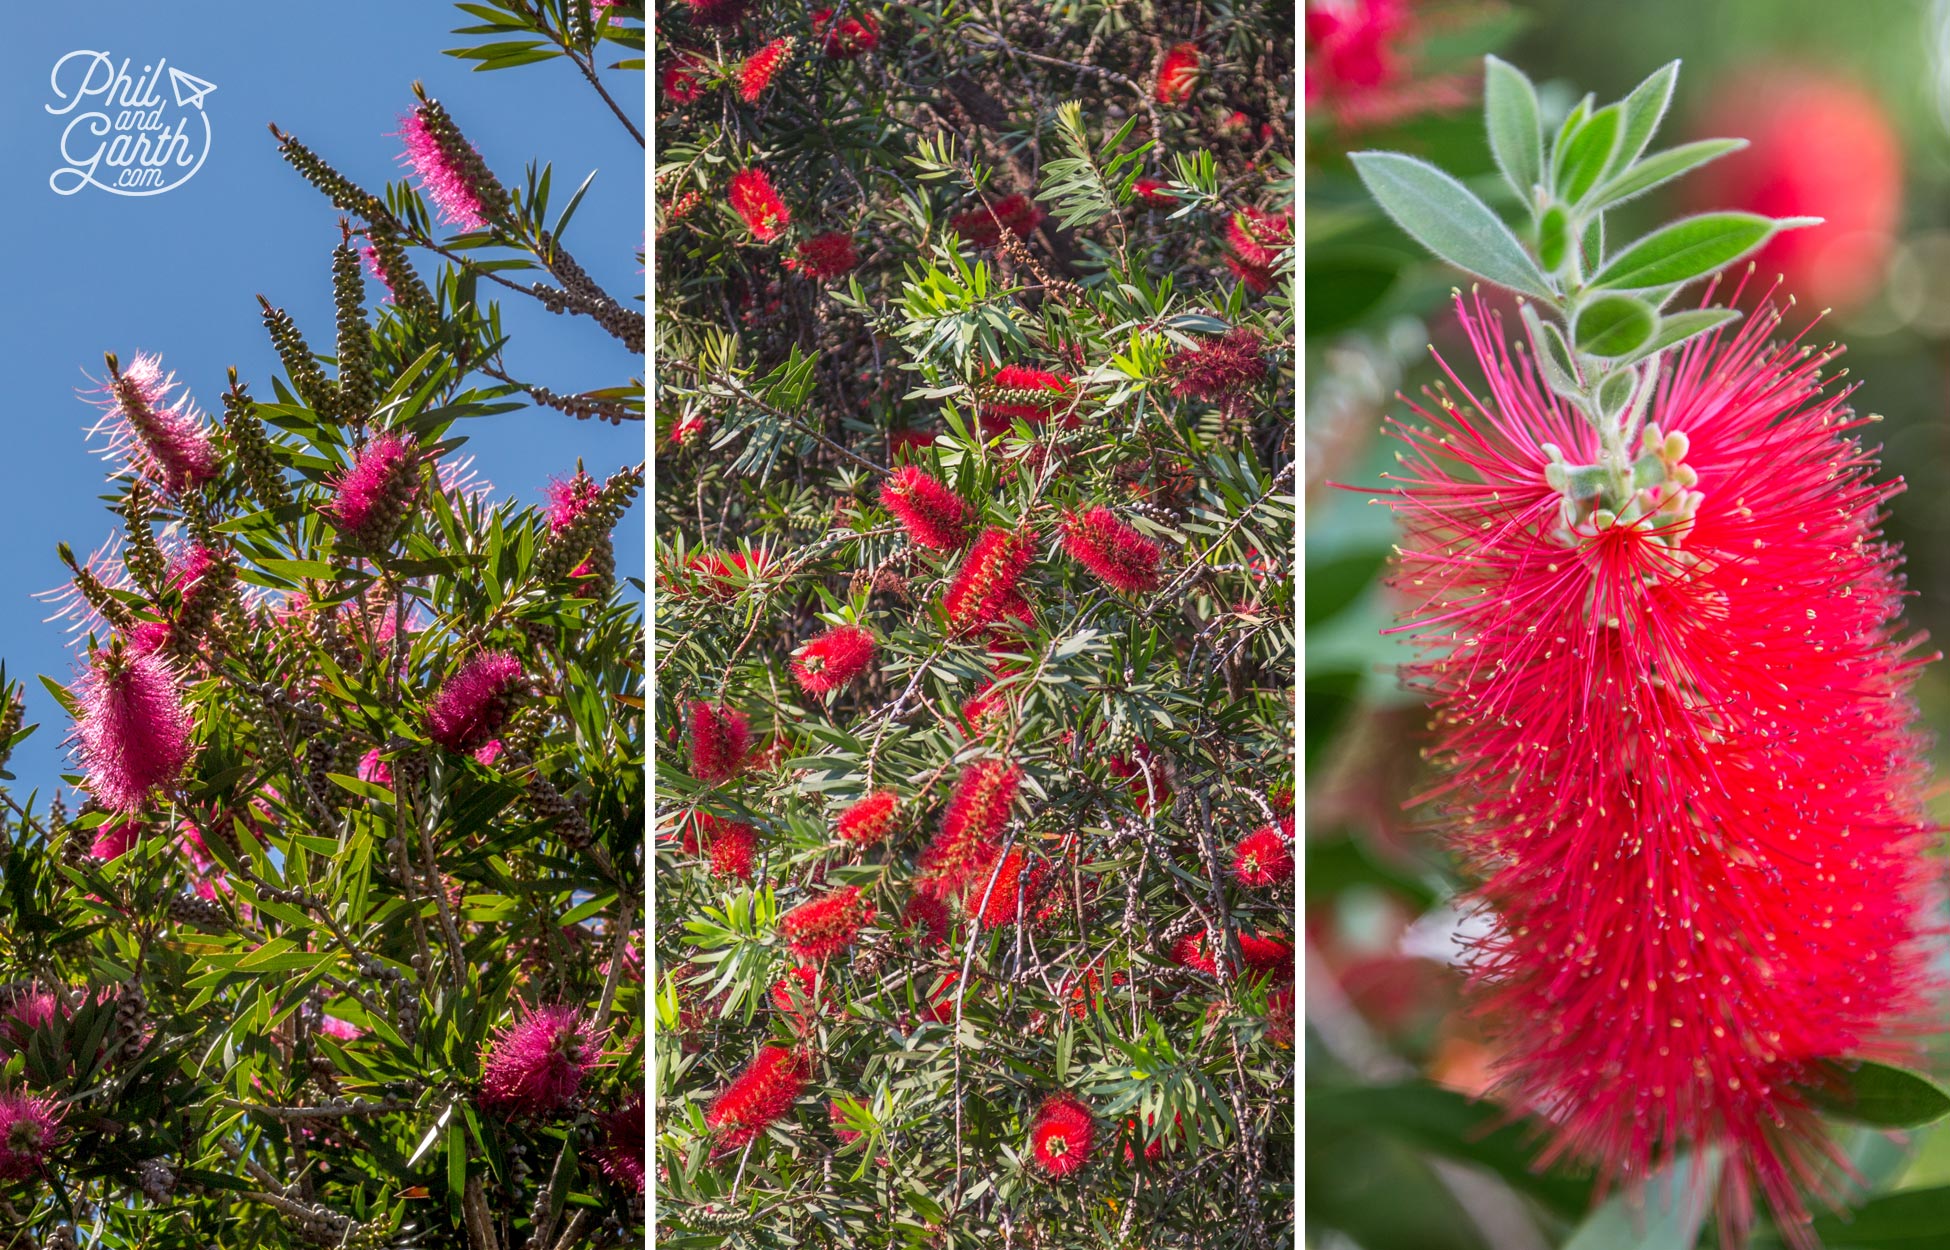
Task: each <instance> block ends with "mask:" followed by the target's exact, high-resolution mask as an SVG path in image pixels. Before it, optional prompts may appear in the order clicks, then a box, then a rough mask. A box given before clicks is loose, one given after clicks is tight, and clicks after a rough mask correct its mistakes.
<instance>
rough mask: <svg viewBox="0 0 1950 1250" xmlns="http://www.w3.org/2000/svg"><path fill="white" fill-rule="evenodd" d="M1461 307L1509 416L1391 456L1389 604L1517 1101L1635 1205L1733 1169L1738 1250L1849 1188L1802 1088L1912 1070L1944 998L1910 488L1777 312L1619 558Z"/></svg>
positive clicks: (1688, 370)
mask: <svg viewBox="0 0 1950 1250" xmlns="http://www.w3.org/2000/svg"><path fill="white" fill-rule="evenodd" d="M1739 294H1740V292H1738V291H1735V292H1734V295H1735V297H1736V298H1737V297H1738V295H1739ZM1457 303H1458V311H1459V313H1460V319H1461V323H1462V325H1463V328H1464V330H1465V331H1466V333H1467V334H1468V337H1469V340H1470V343H1471V346H1472V347H1473V349H1474V350H1475V352H1476V355H1477V358H1478V360H1479V361H1480V363H1481V365H1482V367H1483V370H1484V371H1485V373H1486V374H1487V377H1488V389H1487V391H1480V392H1478V394H1481V395H1482V396H1483V398H1482V399H1481V400H1480V401H1472V404H1471V406H1470V407H1469V408H1466V409H1456V410H1453V411H1451V410H1448V409H1446V408H1441V407H1438V406H1436V405H1430V406H1429V410H1426V411H1425V410H1422V409H1420V408H1418V409H1417V416H1418V417H1419V418H1420V422H1421V423H1420V424H1418V425H1416V426H1413V427H1408V426H1403V427H1398V434H1399V436H1400V437H1401V438H1402V439H1403V441H1404V442H1405V443H1406V444H1407V447H1406V449H1405V451H1404V464H1405V468H1404V470H1403V476H1402V477H1401V478H1400V479H1398V481H1397V485H1396V488H1395V490H1394V492H1393V497H1392V499H1391V503H1392V504H1393V506H1394V508H1395V510H1396V513H1397V516H1398V517H1399V518H1400V519H1401V523H1402V526H1403V536H1402V555H1401V563H1400V567H1399V570H1398V573H1397V576H1396V578H1395V582H1396V584H1397V585H1398V586H1399V587H1400V589H1401V590H1402V591H1403V592H1405V593H1406V594H1408V595H1409V596H1410V598H1411V605H1410V606H1409V607H1408V609H1407V610H1406V611H1405V613H1404V615H1403V618H1402V622H1403V625H1404V627H1405V628H1407V629H1409V630H1411V631H1413V632H1414V633H1416V634H1417V635H1418V636H1419V640H1420V641H1421V642H1422V643H1423V644H1424V645H1426V646H1427V647H1428V648H1429V649H1430V652H1431V653H1430V654H1429V656H1428V657H1427V658H1425V659H1423V660H1421V661H1419V662H1418V663H1416V664H1415V665H1413V666H1411V667H1410V668H1409V669H1407V670H1406V672H1405V674H1404V675H1405V677H1406V678H1407V679H1408V680H1409V681H1410V682H1411V683H1412V684H1413V686H1414V688H1415V689H1417V690H1418V691H1421V692H1422V693H1423V694H1425V696H1426V697H1427V698H1428V700H1429V704H1430V708H1431V712H1432V716H1433V720H1434V724H1435V726H1436V729H1435V733H1436V739H1435V742H1434V743H1433V745H1432V756H1431V757H1432V759H1434V760H1435V761H1436V762H1437V763H1439V764H1440V765H1442V766H1443V767H1444V768H1445V769H1446V770H1447V771H1448V772H1449V774H1450V775H1451V777H1452V778H1453V780H1452V781H1450V782H1449V783H1448V785H1447V786H1446V787H1445V789H1444V792H1445V793H1447V794H1448V795H1449V796H1450V797H1449V798H1448V799H1447V800H1446V802H1445V805H1444V807H1443V808H1442V809H1441V811H1440V815H1441V816H1442V817H1443V818H1445V819H1446V820H1447V822H1448V823H1449V825H1450V829H1451V833H1452V836H1453V838H1454V840H1455V843H1456V845H1457V847H1458V849H1459V850H1460V851H1461V852H1462V853H1463V857H1464V862H1466V863H1469V864H1472V865H1473V866H1474V868H1475V871H1476V873H1477V875H1478V877H1479V879H1480V884H1479V886H1478V887H1477V889H1476V890H1475V892H1474V899H1475V901H1476V902H1477V903H1479V904H1480V905H1481V906H1482V907H1483V908H1484V911H1483V914H1484V915H1485V916H1487V917H1490V918H1492V919H1493V922H1494V927H1493V929H1492V930H1491V932H1490V933H1489V934H1488V935H1487V936H1485V937H1484V938H1482V939H1481V940H1480V941H1479V942H1478V943H1477V950H1476V953H1475V958H1474V960H1473V961H1472V977H1471V989H1472V992H1473V994H1474V996H1475V998H1476V1000H1477V1002H1478V1004H1479V1005H1480V1006H1481V1007H1482V1008H1483V1009H1484V1010H1485V1011H1486V1012H1488V1013H1489V1015H1490V1017H1491V1019H1492V1020H1497V1021H1502V1022H1503V1025H1502V1027H1501V1028H1500V1029H1499V1030H1498V1034H1499V1036H1498V1037H1497V1038H1496V1043H1497V1045H1499V1046H1500V1047H1501V1049H1502V1052H1503V1054H1504V1056H1505V1058H1504V1067H1503V1078H1502V1086H1501V1089H1502V1096H1503V1097H1505V1098H1506V1099H1507V1101H1508V1102H1509V1104H1510V1105H1511V1106H1512V1107H1515V1108H1526V1109H1537V1110H1540V1111H1542V1112H1544V1113H1545V1115H1546V1118H1547V1119H1548V1121H1549V1124H1550V1127H1551V1131H1552V1134H1553V1138H1554V1141H1553V1144H1552V1146H1551V1147H1550V1148H1549V1149H1548V1150H1547V1151H1546V1157H1547V1158H1558V1157H1567V1156H1568V1157H1573V1158H1577V1159H1581V1160H1585V1161H1587V1162H1589V1163H1591V1164H1592V1165H1593V1166H1594V1167H1595V1168H1596V1169H1597V1171H1598V1172H1599V1173H1600V1174H1601V1175H1602V1176H1605V1177H1634V1178H1636V1177H1642V1176H1644V1175H1646V1174H1647V1171H1648V1170H1649V1169H1650V1167H1651V1166H1653V1163H1654V1161H1655V1158H1662V1157H1663V1156H1664V1153H1665V1152H1667V1151H1670V1150H1674V1149H1678V1148H1680V1147H1681V1146H1685V1147H1686V1148H1697V1149H1704V1148H1706V1147H1708V1146H1715V1147H1718V1148H1720V1149H1721V1150H1722V1152H1723V1154H1724V1157H1725V1158H1726V1159H1727V1167H1728V1172H1727V1175H1726V1179H1724V1180H1723V1182H1722V1187H1721V1197H1722V1204H1723V1205H1722V1212H1723V1217H1724V1218H1725V1219H1726V1220H1727V1221H1728V1223H1729V1227H1730V1228H1731V1229H1732V1231H1735V1232H1738V1231H1739V1230H1740V1229H1742V1228H1744V1227H1745V1226H1746V1224H1747V1223H1748V1221H1749V1219H1750V1217H1751V1210H1750V1208H1751V1202H1752V1194H1753V1192H1754V1190H1755V1188H1756V1187H1758V1189H1759V1191H1760V1192H1761V1193H1762V1194H1764V1195H1765V1196H1766V1198H1767V1199H1768V1202H1769V1204H1770V1205H1771V1206H1772V1207H1773V1208H1774V1210H1775V1212H1776V1214H1777V1216H1779V1217H1780V1220H1781V1221H1782V1222H1783V1223H1784V1224H1789V1225H1801V1224H1803V1223H1804V1222H1805V1218H1806V1216H1805V1208H1804V1206H1803V1204H1802V1202H1801V1200H1800V1198H1799V1196H1798V1195H1797V1193H1796V1185H1797V1183H1798V1182H1800V1181H1801V1180H1803V1178H1807V1177H1811V1176H1814V1175H1816V1173H1817V1169H1818V1167H1819V1166H1820V1165H1821V1164H1823V1163H1824V1162H1826V1161H1828V1160H1833V1159H1838V1158H1839V1156H1838V1155H1837V1154H1836V1153H1835V1152H1834V1150H1833V1147H1832V1146H1830V1145H1828V1144H1827V1143H1826V1142H1825V1140H1824V1139H1823V1137H1822V1136H1821V1133H1820V1129H1819V1126H1818V1124H1817V1122H1816V1120H1815V1117H1814V1113H1813V1112H1812V1111H1811V1110H1810V1109H1809V1107H1808V1104H1807V1101H1806V1099H1805V1098H1804V1096H1803V1095H1802V1094H1800V1093H1799V1092H1797V1088H1798V1087H1800V1086H1804V1085H1806V1084H1808V1083H1810V1082H1812V1081H1814V1080H1816V1079H1817V1078H1818V1076H1819V1073H1820V1065H1821V1063H1822V1062H1823V1061H1825V1060H1828V1059H1831V1058H1837V1057H1844V1056H1852V1055H1853V1056H1867V1057H1872V1058H1873V1057H1900V1056H1901V1053H1902V1048H1901V1046H1900V1045H1899V1044H1898V1043H1897V1042H1896V1041H1895V1040H1892V1033H1893V1032H1896V1031H1898V1030H1900V1029H1901V1028H1902V1027H1903V1026H1904V1025H1905V1024H1907V1022H1909V1021H1910V1020H1912V1019H1913V1018H1914V1017H1915V1016H1916V1014H1917V1013H1918V1012H1919V1011H1920V1010H1922V1008H1923V1006H1924V996H1925V991H1926V989H1927V988H1928V987H1929V986H1930V985H1931V980H1930V973H1929V970H1928V962H1929V954H1928V952H1927V951H1926V949H1925V946H1924V935H1925V932H1926V928H1927V927H1928V926H1929V925H1930V924H1931V923H1932V922H1930V921H1928V920H1926V914H1927V911H1928V908H1929V905H1930V900H1931V898H1932V892H1931V891H1932V881H1933V878H1934V876H1935V872H1934V870H1933V868H1932V867H1931V866H1930V865H1929V863H1928V862H1926V860H1925V858H1924V855H1925V851H1926V849H1927V847H1928V846H1929V844H1930V843H1931V841H1932V839H1933V835H1932V832H1931V830H1932V828H1933V822H1931V821H1930V820H1929V818H1928V816H1927V814H1926V813H1925V811H1924V809H1923V806H1922V804H1921V801H1920V796H1919V787H1920V784H1921V780H1922V778H1923V776H1924V774H1925V771H1926V768H1925V764H1924V762H1923V758H1922V743H1921V739H1920V737H1919V735H1918V734H1917V733H1916V732H1915V731H1914V730H1913V729H1912V728H1911V721H1912V718H1913V717H1914V715H1915V712H1914V705H1913V703H1912V702H1911V698H1910V689H1911V686H1912V683H1913V681H1914V679H1915V676H1916V672H1917V669H1918V668H1919V666H1920V665H1919V661H1918V660H1917V659H1916V658H1915V657H1914V655H1913V654H1912V652H1911V648H1912V646H1913V643H1912V642H1911V641H1910V640H1908V639H1906V638H1905V637H1904V636H1903V635H1902V632H1901V625H1900V620H1899V614H1900V607H1901V601H1902V596H1903V593H1904V592H1903V590H1902V583H1901V581H1900V579H1899V578H1898V576H1897V573H1896V566H1897V561H1898V553H1897V551H1896V549H1895V548H1894V547H1893V546H1892V545H1891V544H1889V543H1887V542H1885V541H1883V540H1882V538H1881V535H1880V532H1879V526H1880V523H1881V516H1882V510H1883V509H1884V507H1885V506H1886V504H1887V503H1888V501H1889V499H1890V498H1891V497H1892V496H1893V495H1894V494H1896V492H1897V491H1898V490H1899V489H1900V481H1897V482H1878V481H1876V480H1875V479H1874V477H1873V474H1874V472H1875V469H1876V464H1875V461H1874V459H1873V458H1872V456H1871V454H1870V453H1869V452H1868V451H1867V450H1865V449H1864V448H1863V447H1862V446H1861V444H1860V443H1859V442H1858V441H1857V440H1856V438H1855V437H1854V433H1853V432H1854V431H1855V430H1856V429H1858V428H1859V427H1861V426H1862V425H1864V424H1866V419H1865V418H1861V417H1858V416H1856V415H1855V414H1854V413H1853V412H1852V411H1851V410H1850V409H1848V408H1847V407H1846V406H1845V401H1846V399H1847V393H1846V392H1841V393H1832V392H1829V391H1826V390H1825V389H1824V387H1825V385H1826V384H1825V382H1824V381H1823V379H1822V378H1821V375H1820V371H1821V370H1822V369H1823V368H1824V367H1826V366H1827V365H1829V364H1830V363H1831V361H1832V359H1833V352H1832V350H1831V351H1829V352H1819V351H1817V352H1809V351H1808V350H1807V349H1805V348H1802V347H1801V346H1799V341H1798V337H1796V338H1788V339H1786V340H1785V341H1772V342H1770V341H1769V336H1770V335H1771V334H1773V333H1774V332H1775V330H1776V329H1777V328H1778V327H1779V325H1780V316H1779V314H1778V313H1777V312H1776V311H1774V310H1773V309H1772V308H1765V309H1763V310H1761V311H1759V312H1756V313H1754V314H1751V315H1749V316H1748V317H1747V318H1746V320H1745V321H1744V322H1743V323H1741V324H1739V325H1738V326H1737V327H1735V328H1729V329H1722V330H1719V331H1716V332H1715V333H1713V334H1711V335H1708V336H1705V337H1702V338H1699V339H1695V340H1693V341H1692V342H1690V343H1688V344H1686V345H1684V346H1683V347H1681V348H1679V349H1677V350H1675V352H1674V353H1673V354H1672V359H1671V360H1670V361H1669V362H1668V363H1667V365H1666V366H1665V372H1664V375H1663V378H1662V381H1661V384H1660V387H1659V390H1658V392H1657V394H1656V395H1655V397H1654V398H1653V400H1652V405H1651V409H1650V411H1649V412H1648V413H1647V415H1646V420H1647V422H1648V423H1649V424H1648V426H1647V436H1646V437H1645V439H1644V440H1643V443H1644V446H1645V448H1646V451H1647V455H1648V458H1649V463H1657V464H1658V465H1659V473H1660V475H1661V476H1663V477H1664V478H1665V480H1664V481H1661V482H1659V483H1658V484H1657V485H1653V486H1646V487H1643V488H1641V491H1640V492H1638V493H1636V494H1635V495H1634V497H1633V498H1632V499H1631V500H1630V501H1629V502H1630V504H1631V505H1632V507H1633V509H1634V510H1641V511H1642V514H1641V515H1639V516H1637V518H1636V519H1632V520H1620V521H1618V522H1617V523H1615V524H1612V525H1610V526H1607V527H1604V528H1600V527H1599V526H1598V525H1597V524H1596V523H1595V522H1594V521H1593V520H1592V519H1590V518H1587V517H1584V516H1581V515H1579V514H1578V511H1577V506H1576V505H1567V504H1566V503H1565V502H1564V496H1563V495H1562V494H1561V493H1560V492H1559V491H1558V490H1557V489H1556V488H1555V487H1553V486H1552V485H1551V484H1550V482H1548V481H1547V480H1546V478H1545V474H1546V472H1547V469H1546V466H1548V465H1550V464H1551V463H1552V461H1551V459H1550V457H1549V455H1548V453H1546V452H1545V451H1544V450H1543V443H1542V440H1545V439H1548V440H1550V442H1551V443H1552V444H1554V445H1555V448H1556V449H1561V450H1562V454H1564V455H1566V456H1582V457H1586V458H1587V459H1588V460H1589V461H1592V462H1595V461H1596V460H1597V458H1598V455H1599V448H1598V444H1597V436H1596V434H1595V432H1594V431H1592V430H1591V428H1590V426H1589V425H1588V424H1587V423H1586V422H1585V421H1584V420H1583V418H1581V417H1575V416H1573V415H1572V414H1571V413H1570V412H1569V411H1568V409H1567V408H1566V407H1565V406H1564V405H1563V404H1561V403H1560V402H1559V401H1557V400H1555V399H1553V398H1552V397H1551V396H1550V395H1549V393H1548V392H1547V391H1546V390H1545V388H1544V387H1543V386H1542V385H1541V384H1540V383H1539V382H1538V380H1537V378H1536V376H1535V374H1534V373H1533V371H1532V367H1531V365H1530V364H1529V363H1528V361H1527V358H1525V357H1524V356H1522V355H1520V354H1517V353H1513V352H1511V351H1510V350H1509V348H1508V347H1507V345H1506V344H1505V343H1504V342H1503V340H1502V338H1501V336H1500V334H1499V333H1498V332H1497V331H1496V330H1495V329H1494V328H1492V325H1491V323H1490V322H1489V320H1488V318H1487V317H1486V315H1485V313H1484V311H1483V308H1482V306H1481V304H1480V302H1478V303H1466V302H1464V301H1462V300H1460V299H1459V300H1458V301H1457ZM1450 376H1451V377H1452V378H1453V377H1454V374H1453V373H1452V374H1451V375H1450ZM1659 431H1664V433H1663V434H1661V433H1659ZM1635 450H1636V449H1635ZM1558 472H1559V471H1553V474H1552V475H1553V476H1558ZM1695 483H1696V484H1697V485H1698V486H1699V487H1700V488H1701V492H1703V493H1698V492H1694V491H1692V490H1691V489H1690V487H1691V486H1692V485H1693V484H1695ZM1627 515H1629V514H1627ZM1465 796H1466V797H1465ZM1870 954H1873V955H1874V958H1873V959H1871V958H1868V955H1870Z"/></svg>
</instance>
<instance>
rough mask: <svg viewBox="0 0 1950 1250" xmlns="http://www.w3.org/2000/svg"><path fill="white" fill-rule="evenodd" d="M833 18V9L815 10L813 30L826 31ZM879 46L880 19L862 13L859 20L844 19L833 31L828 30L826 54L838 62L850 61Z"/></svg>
mask: <svg viewBox="0 0 1950 1250" xmlns="http://www.w3.org/2000/svg"><path fill="white" fill-rule="evenodd" d="M832 18H833V10H831V9H816V10H814V11H813V15H812V21H813V29H814V30H815V31H819V30H825V28H826V24H827V23H828V22H830V21H832ZM879 46H880V19H879V18H877V17H875V16H874V15H873V14H871V13H862V14H861V15H860V16H859V17H857V18H856V17H843V18H841V19H840V20H839V23H838V24H837V25H835V26H834V27H833V28H832V29H831V30H826V43H825V52H826V55H827V56H829V57H831V58H833V59H834V60H836V61H850V60H852V59H853V58H854V57H857V56H860V55H862V54H864V53H867V52H871V51H873V50H874V49H875V48H877V47H879Z"/></svg>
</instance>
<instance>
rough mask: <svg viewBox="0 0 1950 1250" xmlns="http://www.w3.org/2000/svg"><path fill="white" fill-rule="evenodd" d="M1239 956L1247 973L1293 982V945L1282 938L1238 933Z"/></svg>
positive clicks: (1243, 931) (1244, 932)
mask: <svg viewBox="0 0 1950 1250" xmlns="http://www.w3.org/2000/svg"><path fill="white" fill-rule="evenodd" d="M1239 956H1240V958H1241V959H1243V960H1245V961H1246V970H1247V971H1248V972H1257V973H1259V974H1261V975H1263V976H1265V975H1270V976H1271V977H1272V978H1273V979H1274V980H1276V981H1291V980H1293V943H1291V942H1289V941H1287V940H1286V939H1285V938H1282V937H1264V936H1262V935H1260V934H1257V933H1248V932H1246V931H1245V930H1243V929H1242V930H1240V931H1239Z"/></svg>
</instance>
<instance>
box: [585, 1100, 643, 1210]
mask: <svg viewBox="0 0 1950 1250" xmlns="http://www.w3.org/2000/svg"><path fill="white" fill-rule="evenodd" d="M649 1122H650V1117H649V1115H648V1114H647V1113H646V1111H645V1109H644V1105H643V1099H642V1097H640V1096H639V1097H635V1098H632V1099H630V1100H629V1101H628V1102H626V1103H624V1104H623V1105H622V1106H620V1107H618V1108H616V1110H614V1111H604V1112H600V1113H598V1114H597V1116H596V1128H597V1131H598V1132H600V1133H601V1134H602V1144H601V1145H600V1146H598V1147H597V1149H596V1165H597V1166H598V1167H599V1168H601V1169H602V1173H603V1175H604V1176H607V1177H609V1179H610V1180H611V1181H613V1182H615V1183H616V1184H617V1185H620V1186H622V1187H623V1188H624V1189H625V1190H628V1191H630V1192H631V1193H639V1194H640V1193H642V1192H643V1180H644V1151H643V1139H644V1133H645V1130H646V1129H647V1128H648V1127H649Z"/></svg>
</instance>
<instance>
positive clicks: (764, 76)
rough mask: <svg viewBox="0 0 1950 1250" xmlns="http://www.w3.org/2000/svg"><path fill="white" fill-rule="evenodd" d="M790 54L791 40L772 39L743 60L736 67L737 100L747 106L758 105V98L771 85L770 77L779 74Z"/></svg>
mask: <svg viewBox="0 0 1950 1250" xmlns="http://www.w3.org/2000/svg"><path fill="white" fill-rule="evenodd" d="M791 53H792V40H790V39H774V40H773V41H772V42H770V43H768V44H766V45H765V46H764V47H762V48H760V49H759V50H758V51H756V52H754V53H752V54H751V55H750V56H748V57H746V58H745V63H744V64H743V65H740V66H739V67H738V98H739V99H741V100H743V101H744V102H745V103H747V104H756V103H758V97H760V96H762V95H764V94H765V89H766V88H767V87H769V86H771V85H772V75H774V74H776V73H778V72H779V66H781V65H783V64H785V58H786V57H787V56H789V55H791Z"/></svg>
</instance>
